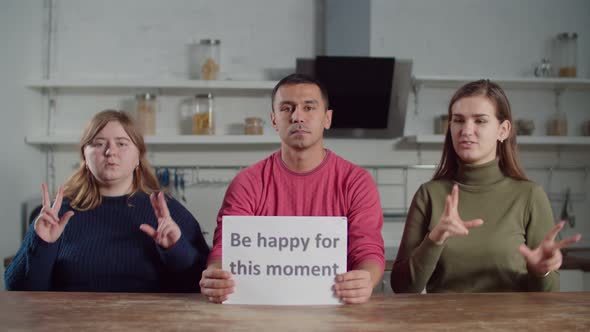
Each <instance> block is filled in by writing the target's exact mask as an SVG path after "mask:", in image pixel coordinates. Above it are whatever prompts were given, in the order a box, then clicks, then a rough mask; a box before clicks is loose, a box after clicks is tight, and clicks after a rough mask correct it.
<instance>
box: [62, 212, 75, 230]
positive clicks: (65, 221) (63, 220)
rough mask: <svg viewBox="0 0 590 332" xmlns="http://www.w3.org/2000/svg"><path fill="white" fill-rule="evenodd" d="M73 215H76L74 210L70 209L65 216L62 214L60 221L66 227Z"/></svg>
mask: <svg viewBox="0 0 590 332" xmlns="http://www.w3.org/2000/svg"><path fill="white" fill-rule="evenodd" d="M73 216H74V211H68V212H66V213H65V214H64V215H63V216H61V219H60V220H59V223H60V224H62V225H63V226H64V227H66V225H67V224H68V222H69V221H70V218H72V217H73Z"/></svg>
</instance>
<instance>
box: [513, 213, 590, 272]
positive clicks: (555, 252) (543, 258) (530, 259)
mask: <svg viewBox="0 0 590 332" xmlns="http://www.w3.org/2000/svg"><path fill="white" fill-rule="evenodd" d="M564 225H565V221H561V222H559V223H558V224H557V225H555V227H553V229H552V230H551V231H550V232H549V233H548V234H547V235H546V236H545V239H543V241H542V242H541V243H540V244H539V246H538V247H537V248H535V249H533V250H531V249H529V247H527V246H526V245H525V244H521V245H520V247H519V248H518V249H519V251H520V254H521V255H522V256H523V257H524V259H525V261H526V264H527V268H528V270H529V272H530V273H533V274H534V275H537V276H539V277H542V276H546V275H547V274H548V273H549V272H551V271H555V270H558V269H559V267H561V263H562V262H563V256H562V254H561V250H560V249H561V248H565V247H567V246H570V245H572V244H574V243H576V242H578V241H580V239H581V238H582V235H580V234H576V235H574V236H571V237H568V238H567V239H563V240H561V241H557V242H556V241H555V237H556V236H557V233H559V231H561V229H562V228H563V226H564Z"/></svg>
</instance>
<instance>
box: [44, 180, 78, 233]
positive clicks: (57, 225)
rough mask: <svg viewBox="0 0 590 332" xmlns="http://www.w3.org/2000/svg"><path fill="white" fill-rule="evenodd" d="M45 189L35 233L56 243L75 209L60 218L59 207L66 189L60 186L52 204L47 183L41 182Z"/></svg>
mask: <svg viewBox="0 0 590 332" xmlns="http://www.w3.org/2000/svg"><path fill="white" fill-rule="evenodd" d="M41 188H42V190H43V207H42V208H41V212H40V213H39V216H38V217H37V219H35V226H34V227H35V233H37V236H39V237H40V238H41V239H43V241H45V242H48V243H54V242H55V241H57V239H59V237H60V236H61V234H62V233H63V231H64V228H65V227H66V225H67V224H68V221H69V220H70V218H71V217H72V216H73V215H74V212H73V211H68V212H66V213H65V214H64V215H63V216H61V218H59V216H58V214H59V209H60V208H61V203H62V200H63V195H64V190H63V188H62V187H61V186H60V187H59V190H58V191H57V196H55V202H53V206H51V199H50V198H49V191H48V190H47V185H46V184H45V183H43V184H41Z"/></svg>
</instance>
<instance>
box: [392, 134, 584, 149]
mask: <svg viewBox="0 0 590 332" xmlns="http://www.w3.org/2000/svg"><path fill="white" fill-rule="evenodd" d="M404 141H406V142H407V143H413V144H442V143H443V142H444V136H443V135H414V136H405V137H404ZM517 142H518V144H519V145H582V146H584V145H590V136H518V138H517Z"/></svg>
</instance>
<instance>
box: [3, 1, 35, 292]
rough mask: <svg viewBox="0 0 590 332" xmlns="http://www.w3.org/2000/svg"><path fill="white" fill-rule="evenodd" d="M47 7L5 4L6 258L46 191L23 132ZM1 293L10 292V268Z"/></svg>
mask: <svg viewBox="0 0 590 332" xmlns="http://www.w3.org/2000/svg"><path fill="white" fill-rule="evenodd" d="M41 9H42V8H41V7H39V4H38V3H35V2H32V1H19V0H3V1H2V2H0V45H2V52H0V73H2V75H0V101H1V104H0V115H1V116H2V121H0V133H2V139H0V154H1V155H2V157H1V158H0V164H1V167H0V170H2V173H1V174H0V215H2V220H1V221H0V258H1V259H2V260H4V257H7V256H9V255H12V254H14V253H15V251H16V249H17V248H18V246H19V245H20V240H21V223H20V222H21V206H20V205H21V203H22V202H23V201H24V200H25V199H27V198H29V197H30V196H31V195H32V194H34V192H35V191H36V190H38V189H39V190H40V187H39V184H40V183H41V182H40V181H41V179H42V177H41V176H42V174H44V170H43V169H44V167H43V166H44V165H43V160H44V159H43V158H42V155H41V154H40V153H39V151H37V150H35V149H34V148H33V147H30V146H27V145H26V144H25V142H24V139H23V133H24V132H25V131H26V129H27V128H28V126H29V116H30V115H29V114H28V112H27V111H26V106H25V105H26V100H27V99H29V98H34V96H31V94H30V93H29V91H27V90H26V89H24V81H25V76H26V74H27V73H28V71H29V70H31V69H34V68H35V66H37V67H39V63H35V61H34V60H33V59H34V58H35V57H34V56H32V55H34V54H36V53H37V52H39V49H37V48H36V46H35V44H36V43H37V42H38V40H39V39H40V33H41V26H40V24H41V23H40V22H41V21H40V20H39V14H40V13H41ZM1 271H2V275H1V276H0V282H1V285H2V286H0V289H4V273H3V272H4V268H2V269H1Z"/></svg>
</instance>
